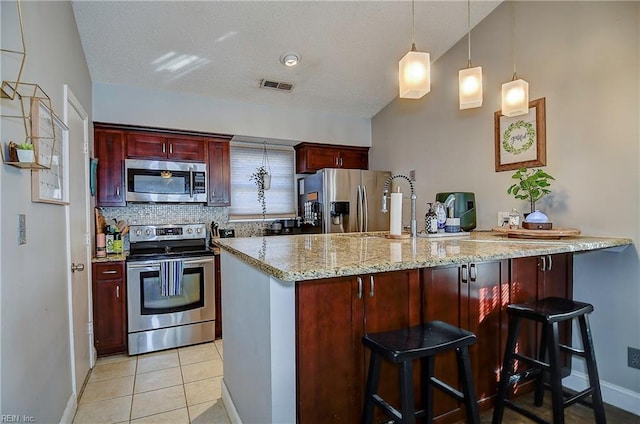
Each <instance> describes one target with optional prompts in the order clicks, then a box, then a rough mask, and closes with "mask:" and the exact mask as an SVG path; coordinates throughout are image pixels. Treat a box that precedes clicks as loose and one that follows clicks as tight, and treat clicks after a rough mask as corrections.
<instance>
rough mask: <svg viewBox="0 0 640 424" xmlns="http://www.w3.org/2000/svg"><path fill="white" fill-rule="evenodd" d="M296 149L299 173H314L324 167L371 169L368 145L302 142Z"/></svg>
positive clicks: (297, 170)
mask: <svg viewBox="0 0 640 424" xmlns="http://www.w3.org/2000/svg"><path fill="white" fill-rule="evenodd" d="M295 150H296V173H298V174H313V173H314V172H316V171H317V170H319V169H322V168H345V169H369V148H368V147H355V146H339V145H332V144H318V143H300V144H298V145H296V146H295Z"/></svg>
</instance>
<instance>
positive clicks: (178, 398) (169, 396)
mask: <svg viewBox="0 0 640 424" xmlns="http://www.w3.org/2000/svg"><path fill="white" fill-rule="evenodd" d="M186 406H187V403H186V401H185V397H184V388H183V386H182V385H180V386H173V387H167V388H164V389H158V390H153V391H151V392H145V393H136V394H135V395H133V405H132V407H131V419H132V420H133V419H136V418H142V417H146V416H149V415H155V414H159V413H161V412H167V411H172V410H174V409H179V408H184V407H186Z"/></svg>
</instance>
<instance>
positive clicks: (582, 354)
mask: <svg viewBox="0 0 640 424" xmlns="http://www.w3.org/2000/svg"><path fill="white" fill-rule="evenodd" d="M560 349H561V350H564V351H565V352H571V354H572V355H578V356H580V357H583V358H584V357H585V352H584V350H583V349H578V348H575V347H573V346H567V345H564V344H560Z"/></svg>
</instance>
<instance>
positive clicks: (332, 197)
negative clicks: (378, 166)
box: [298, 168, 391, 233]
mask: <svg viewBox="0 0 640 424" xmlns="http://www.w3.org/2000/svg"><path fill="white" fill-rule="evenodd" d="M390 176H391V173H390V172H387V171H366V170H359V169H332V168H327V169H321V170H320V171H318V172H316V173H315V174H313V175H309V176H306V177H304V178H300V179H299V180H298V205H299V208H300V211H299V214H300V216H301V217H302V220H303V223H302V232H318V233H350V232H364V231H388V230H389V214H384V213H382V208H381V205H382V192H383V189H384V184H385V181H386V180H387V179H388V178H389V177H390Z"/></svg>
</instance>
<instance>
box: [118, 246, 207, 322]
mask: <svg viewBox="0 0 640 424" xmlns="http://www.w3.org/2000/svg"><path fill="white" fill-rule="evenodd" d="M183 264H184V270H183V276H182V292H181V294H179V295H177V296H163V294H162V284H161V281H160V261H157V260H155V261H141V262H128V263H127V305H128V322H129V333H134V332H137V331H145V330H152V329H159V328H166V327H174V326H178V325H184V324H193V323H198V322H204V321H212V320H214V319H215V302H214V299H215V289H214V287H215V274H214V265H213V257H212V256H207V257H202V258H190V259H185V260H184V261H183Z"/></svg>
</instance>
